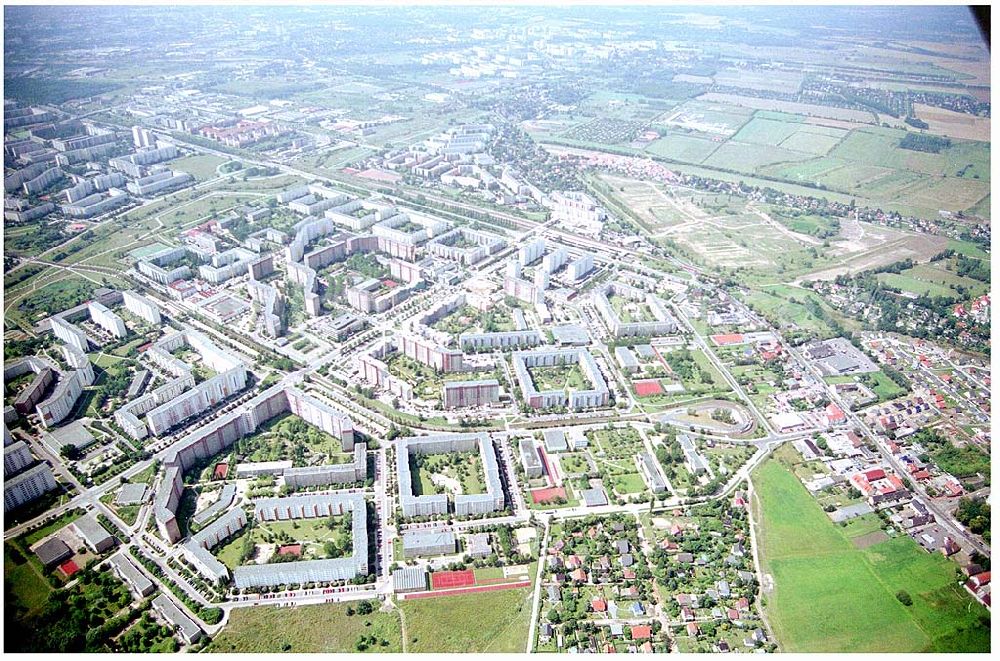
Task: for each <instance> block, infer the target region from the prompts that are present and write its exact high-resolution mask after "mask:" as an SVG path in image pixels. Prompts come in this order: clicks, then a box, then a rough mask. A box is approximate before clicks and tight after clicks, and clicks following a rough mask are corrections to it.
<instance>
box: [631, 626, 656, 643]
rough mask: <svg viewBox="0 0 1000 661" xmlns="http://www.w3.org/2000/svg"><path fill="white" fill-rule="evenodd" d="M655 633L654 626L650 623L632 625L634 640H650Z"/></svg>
mask: <svg viewBox="0 0 1000 661" xmlns="http://www.w3.org/2000/svg"><path fill="white" fill-rule="evenodd" d="M652 635H653V628H652V627H651V626H649V625H648V624H642V625H638V626H634V627H632V640H649V638H650V637H651V636H652Z"/></svg>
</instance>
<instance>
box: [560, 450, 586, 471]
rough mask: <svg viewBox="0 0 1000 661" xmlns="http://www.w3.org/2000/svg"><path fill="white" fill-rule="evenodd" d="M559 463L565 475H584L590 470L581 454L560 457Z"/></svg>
mask: <svg viewBox="0 0 1000 661" xmlns="http://www.w3.org/2000/svg"><path fill="white" fill-rule="evenodd" d="M559 463H560V465H561V466H562V468H563V472H565V473H570V474H572V473H585V472H587V471H588V470H590V464H588V463H587V459H586V457H585V456H584V455H583V453H577V454H563V455H560V457H559Z"/></svg>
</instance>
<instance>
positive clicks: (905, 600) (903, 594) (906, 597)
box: [896, 590, 913, 606]
mask: <svg viewBox="0 0 1000 661" xmlns="http://www.w3.org/2000/svg"><path fill="white" fill-rule="evenodd" d="M896 599H898V600H899V603H901V604H903V605H904V606H912V605H913V598H912V597H910V593H909V592H907V591H906V590H900V591H899V592H897V593H896Z"/></svg>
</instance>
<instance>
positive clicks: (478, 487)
mask: <svg viewBox="0 0 1000 661" xmlns="http://www.w3.org/2000/svg"><path fill="white" fill-rule="evenodd" d="M456 459H458V461H459V463H458V464H455V463H453V462H454V461H455V460H456ZM418 462H419V465H418ZM410 466H411V469H410V470H411V474H412V475H413V476H414V478H415V479H414V480H413V493H414V494H415V495H421V494H433V493H437V492H438V489H437V488H436V485H435V483H434V480H433V479H432V476H433V475H440V476H443V477H444V478H446V479H445V480H443V481H444V482H445V483H446V484H447V485H461V491H460V493H461V494H465V495H472V494H478V493H485V492H486V485H485V484H483V477H482V472H483V469H482V460H481V459H480V457H479V453H477V452H461V453H459V452H452V453H448V454H428V455H422V456H420V457H419V459H418V458H417V457H413V456H411V457H410ZM442 489H444V490H447V487H442Z"/></svg>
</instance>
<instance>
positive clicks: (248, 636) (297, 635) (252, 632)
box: [207, 602, 403, 653]
mask: <svg viewBox="0 0 1000 661" xmlns="http://www.w3.org/2000/svg"><path fill="white" fill-rule="evenodd" d="M375 606H376V608H377V602H376V604H375ZM348 608H350V609H351V611H352V612H354V614H353V615H348V614H347V610H348ZM357 608H358V604H357V603H356V602H352V603H347V604H314V605H309V606H297V607H295V608H277V607H275V606H254V607H252V608H236V609H234V610H233V612H232V614H231V615H230V616H229V621H228V622H227V623H226V626H225V628H223V630H222V631H221V632H220V633H219V634H218V635H217V636H216V637H215V638H213V639H212V642H211V644H210V645H209V646H208V648H207V651H209V652H241V653H254V652H271V653H274V652H276V651H283V652H297V653H317V652H319V653H335V652H359V651H364V652H390V653H391V652H401V651H403V646H402V633H401V626H400V619H399V614H398V613H396V612H395V611H389V612H383V611H381V610H376V611H374V612H372V613H369V614H367V615H361V614H359V613H357V612H356V611H357ZM331 622H336V623H337V625H336V626H330V623H331ZM372 639H374V640H372ZM359 644H360V645H359Z"/></svg>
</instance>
